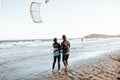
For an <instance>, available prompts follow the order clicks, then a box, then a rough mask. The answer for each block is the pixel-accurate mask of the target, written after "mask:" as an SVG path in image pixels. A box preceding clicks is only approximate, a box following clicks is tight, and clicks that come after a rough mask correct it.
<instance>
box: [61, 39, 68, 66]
mask: <svg viewBox="0 0 120 80" xmlns="http://www.w3.org/2000/svg"><path fill="white" fill-rule="evenodd" d="M61 49H62V61H63V64H64V66H68V58H69V52H70V42H69V41H63V42H62V43H61Z"/></svg>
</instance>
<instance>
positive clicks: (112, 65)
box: [29, 51, 120, 80]
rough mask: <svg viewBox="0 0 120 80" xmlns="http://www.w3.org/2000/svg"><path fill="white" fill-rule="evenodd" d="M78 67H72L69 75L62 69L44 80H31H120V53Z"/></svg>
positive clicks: (42, 79)
mask: <svg viewBox="0 0 120 80" xmlns="http://www.w3.org/2000/svg"><path fill="white" fill-rule="evenodd" d="M76 66H77V67H75V66H73V67H70V70H69V72H68V73H65V72H64V70H63V68H62V69H61V73H57V72H55V73H54V74H52V72H51V74H46V76H43V77H42V78H41V77H39V76H38V77H36V78H31V79H29V80H120V51H115V52H112V53H111V54H109V55H105V56H104V57H103V58H100V59H98V60H96V61H93V62H91V63H90V64H86V65H83V66H79V64H78V65H76ZM78 66H79V67H78Z"/></svg>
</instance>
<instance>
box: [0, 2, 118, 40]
mask: <svg viewBox="0 0 120 80" xmlns="http://www.w3.org/2000/svg"><path fill="white" fill-rule="evenodd" d="M31 2H40V3H42V4H41V8H40V11H41V14H40V16H41V18H42V21H43V23H39V24H36V23H34V22H33V21H32V18H31V15H30V4H31ZM0 6H1V7H0V17H1V18H0V40H7V39H45V38H47V39H51V38H54V37H57V38H61V36H62V35H63V34H66V35H67V37H68V38H81V37H83V36H85V35H88V34H92V33H98V34H110V35H118V34H120V29H119V27H120V0H49V2H48V3H47V4H46V3H45V2H44V0H1V1H0Z"/></svg>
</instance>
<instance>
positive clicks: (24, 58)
mask: <svg viewBox="0 0 120 80" xmlns="http://www.w3.org/2000/svg"><path fill="white" fill-rule="evenodd" d="M61 41H62V40H60V39H59V40H58V42H59V43H61ZM69 41H70V43H71V48H70V57H69V66H73V65H74V66H75V65H76V63H78V62H79V65H81V64H82V62H85V61H86V62H89V61H90V59H96V58H99V57H102V56H104V55H108V54H111V53H112V52H114V51H118V50H120V38H92V39H83V41H81V39H80V38H73V39H69ZM52 43H53V40H52V39H36V40H1V41H0V80H27V79H28V80H29V79H30V78H33V77H37V76H39V77H40V76H41V77H42V76H45V75H49V73H50V72H51V70H52V69H51V68H52V63H53V48H52ZM61 67H62V68H63V67H64V66H63V63H62V60H61ZM55 69H56V70H57V64H56V67H55Z"/></svg>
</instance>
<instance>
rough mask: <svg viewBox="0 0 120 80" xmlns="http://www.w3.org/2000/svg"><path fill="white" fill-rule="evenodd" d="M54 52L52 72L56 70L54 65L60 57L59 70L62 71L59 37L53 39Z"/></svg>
mask: <svg viewBox="0 0 120 80" xmlns="http://www.w3.org/2000/svg"><path fill="white" fill-rule="evenodd" d="M53 42H54V43H53V48H54V50H53V53H54V61H53V66H52V72H54V67H55V63H56V59H58V72H60V59H61V54H60V48H61V46H60V44H59V43H58V42H57V38H54V39H53Z"/></svg>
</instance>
